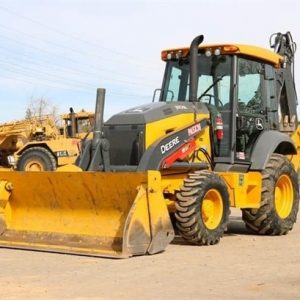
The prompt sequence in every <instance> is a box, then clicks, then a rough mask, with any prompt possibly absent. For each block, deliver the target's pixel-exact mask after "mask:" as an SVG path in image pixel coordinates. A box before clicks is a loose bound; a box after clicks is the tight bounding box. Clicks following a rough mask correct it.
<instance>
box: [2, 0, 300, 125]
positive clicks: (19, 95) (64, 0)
mask: <svg viewBox="0 0 300 300" xmlns="http://www.w3.org/2000/svg"><path fill="white" fill-rule="evenodd" d="M299 3H300V2H299V1H298V0H294V1H292V0H286V1H282V0H281V1H278V0H273V1H260V0H240V1H234V0H226V1H221V0H219V1H217V0H206V1H203V0H198V1H190V0H183V1H176V0H173V1H171V0H170V1H155V0H154V1H153V0H152V1H143V0H141V1H112V0H110V1H101V0H98V1H96V0H22V1H21V0H18V1H17V0H0V99H1V100H0V103H1V109H0V123H2V122H6V121H10V120H15V119H20V118H23V117H24V116H25V110H26V107H27V106H28V104H29V102H30V99H32V98H40V97H44V98H46V99H49V101H50V102H51V103H52V104H53V105H55V106H57V107H58V109H59V111H60V112H65V111H68V109H69V107H70V106H72V107H74V110H80V109H82V108H84V109H86V110H92V111H93V110H94V105H95V94H96V88H97V87H104V88H106V90H107V92H106V107H105V117H106V118H107V117H109V116H110V115H112V114H113V113H116V112H118V111H121V110H124V109H126V108H128V107H132V106H136V105H139V104H141V103H147V102H150V101H151V100H152V95H153V91H154V89H155V88H158V87H160V85H161V80H162V76H163V70H164V63H163V62H162V61H161V60H160V51H161V50H162V49H165V48H170V47H176V46H184V45H189V44H190V42H191V40H192V39H193V37H194V36H196V35H198V34H201V33H202V34H204V36H205V42H208V43H211V42H239V43H246V44H255V45H259V46H263V47H268V46H269V41H268V39H269V36H270V34H271V33H273V32H278V31H281V32H286V31H288V30H289V31H291V32H292V34H293V37H294V40H295V41H296V42H297V41H298V44H300V19H299V11H300V4H299ZM298 56H299V54H298V53H297V54H296V85H297V86H298V87H299V86H300V81H299V78H300V74H299V73H300V71H299V68H300V67H299V66H298V65H297V63H298V60H297V57H298ZM299 63H300V62H299Z"/></svg>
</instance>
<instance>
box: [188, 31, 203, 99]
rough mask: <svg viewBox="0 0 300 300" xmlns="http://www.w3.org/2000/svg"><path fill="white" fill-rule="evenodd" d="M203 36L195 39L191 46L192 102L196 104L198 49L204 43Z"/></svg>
mask: <svg viewBox="0 0 300 300" xmlns="http://www.w3.org/2000/svg"><path fill="white" fill-rule="evenodd" d="M203 40H204V36H203V35H202V34H201V35H199V36H197V37H195V38H194V39H193V41H192V43H191V46H190V99H189V101H190V102H196V101H197V100H198V99H197V89H198V47H199V45H200V44H201V43H202V42H203Z"/></svg>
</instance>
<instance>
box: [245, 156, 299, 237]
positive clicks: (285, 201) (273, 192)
mask: <svg viewBox="0 0 300 300" xmlns="http://www.w3.org/2000/svg"><path fill="white" fill-rule="evenodd" d="M298 207H299V183H298V176H297V173H296V171H295V169H294V167H293V165H292V163H291V162H290V161H289V160H288V159H287V158H286V157H285V156H284V155H281V154H273V155H272V156H271V158H270V159H269V162H268V164H267V166H266V168H265V170H263V171H262V192H261V207H260V208H258V209H253V208H252V209H242V214H243V220H244V222H245V224H246V226H247V227H248V228H249V229H251V230H252V231H254V232H256V233H258V234H265V235H282V234H286V233H288V231H290V230H291V229H292V228H293V225H294V223H295V222H296V219H297V213H298Z"/></svg>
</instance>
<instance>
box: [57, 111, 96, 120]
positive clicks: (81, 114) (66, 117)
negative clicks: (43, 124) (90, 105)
mask: <svg viewBox="0 0 300 300" xmlns="http://www.w3.org/2000/svg"><path fill="white" fill-rule="evenodd" d="M94 115H95V113H93V112H89V111H79V112H76V113H75V118H76V119H88V118H91V117H94ZM61 118H62V119H64V120H69V119H70V114H63V115H61Z"/></svg>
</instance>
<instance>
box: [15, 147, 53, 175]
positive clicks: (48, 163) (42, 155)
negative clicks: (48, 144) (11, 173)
mask: <svg viewBox="0 0 300 300" xmlns="http://www.w3.org/2000/svg"><path fill="white" fill-rule="evenodd" d="M55 169H56V160H55V158H54V156H53V155H52V154H51V152H50V151H48V150H47V149H45V148H43V147H32V148H29V149H27V150H25V151H24V152H23V153H22V155H21V156H20V158H19V159H18V162H17V170H18V171H54V170H55Z"/></svg>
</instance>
